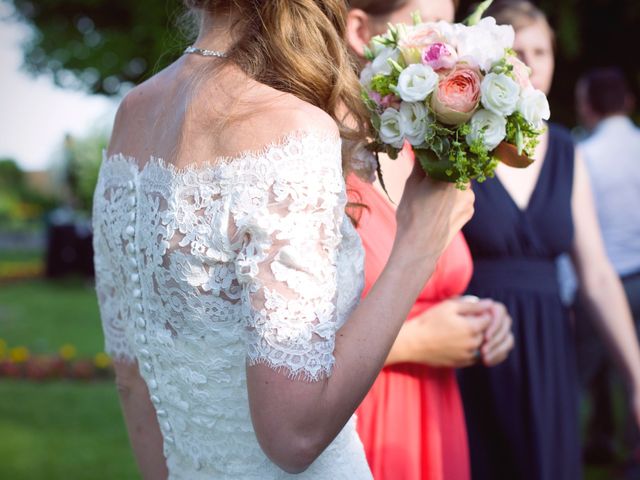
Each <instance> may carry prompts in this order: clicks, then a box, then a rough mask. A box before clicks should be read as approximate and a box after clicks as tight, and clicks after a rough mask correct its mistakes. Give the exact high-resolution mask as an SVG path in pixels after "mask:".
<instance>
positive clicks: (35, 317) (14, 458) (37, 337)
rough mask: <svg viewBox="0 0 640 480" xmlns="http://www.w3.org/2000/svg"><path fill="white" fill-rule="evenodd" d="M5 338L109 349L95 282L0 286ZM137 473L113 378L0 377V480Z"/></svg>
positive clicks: (83, 350) (98, 479)
mask: <svg viewBox="0 0 640 480" xmlns="http://www.w3.org/2000/svg"><path fill="white" fill-rule="evenodd" d="M25 256H26V258H25V259H29V258H31V257H29V256H28V254H25ZM13 258H15V257H13ZM4 259H6V257H4ZM2 260H3V257H2V255H0V263H1V262H2ZM0 338H3V339H4V340H5V341H6V342H7V343H8V344H9V347H10V348H11V347H14V346H18V345H24V346H26V347H28V348H29V349H30V350H31V351H32V352H36V353H54V352H56V351H57V350H58V348H59V347H60V346H61V345H63V344H66V343H71V344H73V345H75V346H76V348H77V350H78V353H79V355H80V356H93V355H94V354H95V353H97V352H99V351H101V350H102V348H103V339H102V330H101V327H100V319H99V315H98V307H97V302H96V298H95V293H94V290H93V285H91V284H90V283H87V282H86V281H83V280H80V279H75V280H65V281H56V282H47V281H45V280H35V281H23V282H18V283H14V284H9V285H6V284H5V285H0ZM138 478H139V476H138V475H137V469H136V467H135V463H134V460H133V457H132V454H131V450H130V447H129V443H128V440H127V436H126V431H125V428H124V424H123V420H122V415H121V413H120V407H119V404H118V400H117V394H116V391H115V388H114V386H113V384H112V383H111V382H110V381H102V382H94V383H80V382H77V383H76V382H68V381H54V382H45V383H40V384H39V383H31V382H26V381H12V380H0V479H11V480H40V479H42V480H49V479H51V480H56V479H61V480H62V479H64V480H67V479H69V480H71V479H72V480H84V479H87V480H102V479H104V480H128V479H138ZM613 478H615V477H614V476H613V475H612V473H611V472H610V471H607V470H606V469H593V468H591V469H588V470H587V471H586V472H585V479H586V480H605V479H606V480H611V479H613Z"/></svg>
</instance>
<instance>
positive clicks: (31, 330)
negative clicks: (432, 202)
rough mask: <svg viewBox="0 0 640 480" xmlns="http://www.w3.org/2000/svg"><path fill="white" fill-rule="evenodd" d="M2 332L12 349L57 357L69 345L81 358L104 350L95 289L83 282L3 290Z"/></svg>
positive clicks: (0, 307) (38, 282) (43, 283)
mask: <svg viewBox="0 0 640 480" xmlns="http://www.w3.org/2000/svg"><path fill="white" fill-rule="evenodd" d="M0 332H1V336H2V338H3V339H4V340H5V341H6V342H7V343H8V345H9V346H10V347H12V346H17V345H24V346H26V347H27V348H29V349H30V350H31V351H32V352H34V353H40V354H47V353H55V352H57V351H58V349H59V348H60V347H61V346H62V345H64V344H67V343H70V344H73V345H75V346H76V348H77V350H78V354H79V355H80V356H91V357H92V356H93V355H95V354H96V353H98V352H100V351H102V350H103V340H102V330H101V326H100V317H99V313H98V304H97V300H96V296H95V293H94V290H93V286H91V285H88V284H87V283H86V282H84V281H83V280H80V279H72V280H64V281H56V282H48V281H45V280H34V281H25V282H18V283H13V284H9V285H2V287H0Z"/></svg>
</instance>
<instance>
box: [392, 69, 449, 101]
mask: <svg viewBox="0 0 640 480" xmlns="http://www.w3.org/2000/svg"><path fill="white" fill-rule="evenodd" d="M438 79H439V77H438V74H437V73H436V72H435V71H434V70H433V68H431V67H430V66H428V65H422V64H419V63H416V64H413V65H409V66H408V67H407V68H405V69H404V70H403V71H402V73H401V74H400V78H398V94H399V95H400V98H402V100H404V101H405V102H421V101H423V100H425V99H426V98H427V97H428V96H429V94H430V93H431V92H433V91H434V90H435V88H436V86H437V85H438Z"/></svg>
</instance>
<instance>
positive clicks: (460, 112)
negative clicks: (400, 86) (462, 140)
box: [431, 64, 482, 125]
mask: <svg viewBox="0 0 640 480" xmlns="http://www.w3.org/2000/svg"><path fill="white" fill-rule="evenodd" d="M481 82H482V78H481V76H480V72H479V71H478V69H477V68H473V67H471V66H469V65H466V64H458V65H457V66H456V67H455V68H454V69H453V70H452V71H451V72H449V73H448V74H447V75H446V76H444V77H443V78H442V79H441V80H440V83H439V84H438V88H437V89H436V91H435V92H434V94H433V95H432V96H431V108H433V111H434V112H435V114H436V118H437V119H438V120H439V121H441V122H442V123H444V124H446V125H460V124H461V123H464V122H466V121H467V120H469V119H470V118H471V116H472V115H473V114H474V112H475V111H476V109H477V108H478V103H479V102H480V83H481Z"/></svg>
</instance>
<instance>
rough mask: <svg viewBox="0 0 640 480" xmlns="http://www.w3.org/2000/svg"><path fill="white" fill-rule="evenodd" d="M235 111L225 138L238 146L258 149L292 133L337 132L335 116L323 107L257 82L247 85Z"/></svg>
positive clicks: (333, 134)
mask: <svg viewBox="0 0 640 480" xmlns="http://www.w3.org/2000/svg"><path fill="white" fill-rule="evenodd" d="M235 113H236V115H234V120H233V121H232V122H231V123H230V127H231V128H230V129H229V135H228V136H227V139H228V140H227V141H228V142H229V147H231V148H236V149H237V150H251V149H259V148H262V147H263V146H265V145H268V144H272V143H274V142H278V141H279V140H281V139H284V138H286V137H287V136H289V135H291V134H293V133H296V134H297V133H300V134H303V133H304V132H309V133H315V134H321V135H322V136H326V137H327V138H338V137H339V135H340V132H339V129H338V125H337V124H336V122H335V120H334V119H333V118H332V117H331V116H330V115H329V114H328V113H327V112H325V111H324V110H322V109H320V108H318V107H316V106H314V105H312V104H310V103H308V102H306V101H304V100H301V99H299V98H297V97H296V96H294V95H292V94H288V93H283V92H280V91H277V90H275V89H273V88H270V87H268V86H266V85H262V84H258V83H252V84H251V85H250V87H249V88H248V89H247V91H246V92H245V94H244V95H243V100H242V102H239V103H238V107H237V111H236V112H235Z"/></svg>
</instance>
